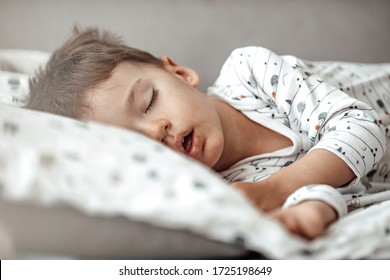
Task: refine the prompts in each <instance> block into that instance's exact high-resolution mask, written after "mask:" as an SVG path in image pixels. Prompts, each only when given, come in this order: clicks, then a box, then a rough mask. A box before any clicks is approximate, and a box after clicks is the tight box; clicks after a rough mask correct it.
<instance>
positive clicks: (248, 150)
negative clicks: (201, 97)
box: [213, 99, 261, 172]
mask: <svg viewBox="0 0 390 280" xmlns="http://www.w3.org/2000/svg"><path fill="white" fill-rule="evenodd" d="M213 102H214V106H215V108H216V110H217V113H218V115H219V118H220V120H221V125H222V129H223V134H224V148H223V151H222V155H221V157H220V159H219V160H218V162H217V163H216V164H215V165H214V166H213V169H214V170H215V171H217V172H219V171H223V170H226V169H227V168H229V167H230V166H232V165H233V164H235V163H236V162H238V161H240V160H242V159H244V158H247V157H249V156H252V155H253V154H254V153H253V152H254V151H253V149H252V147H254V146H256V147H259V146H261V143H260V142H261V137H260V138H259V137H254V136H256V135H257V134H256V132H257V130H254V125H256V126H259V124H257V123H254V122H252V121H251V120H249V119H248V118H247V117H246V116H245V115H244V114H242V113H241V112H239V111H237V110H236V109H234V108H233V107H231V106H230V105H228V104H226V103H225V102H223V101H221V100H218V99H213ZM253 140H255V141H257V143H256V145H254V144H253V143H252V141H253ZM259 144H260V145H259Z"/></svg>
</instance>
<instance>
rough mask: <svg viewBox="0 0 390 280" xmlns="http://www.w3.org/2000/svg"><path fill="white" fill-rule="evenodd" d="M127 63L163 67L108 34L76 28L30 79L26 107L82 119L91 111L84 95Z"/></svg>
mask: <svg viewBox="0 0 390 280" xmlns="http://www.w3.org/2000/svg"><path fill="white" fill-rule="evenodd" d="M125 61H129V62H138V63H150V64H154V65H157V66H159V67H162V62H161V60H160V59H158V58H156V57H155V56H153V55H151V54H150V53H148V52H145V51H142V50H139V49H135V48H131V47H128V46H126V45H124V43H123V42H122V40H121V39H120V38H119V37H118V36H116V35H114V34H112V33H111V32H109V31H106V30H98V29H97V28H95V27H89V28H85V29H81V28H79V27H77V26H75V27H74V29H73V35H72V36H71V37H70V38H69V39H68V40H67V41H66V42H65V43H64V44H63V45H62V46H61V47H60V48H58V49H57V50H56V51H54V53H53V54H52V55H51V57H50V59H49V61H48V62H47V64H46V65H45V67H44V68H40V69H39V70H38V71H37V73H36V74H35V76H34V77H32V78H31V79H30V81H29V87H30V95H29V98H28V100H27V103H26V106H25V107H26V108H28V109H33V110H39V111H45V112H49V113H53V114H58V115H62V116H66V117H71V118H81V117H82V115H83V114H84V113H85V112H86V110H88V108H89V107H88V104H86V102H85V98H84V93H85V92H86V91H87V90H89V89H91V88H93V87H94V86H96V85H98V84H99V83H101V82H103V81H105V80H107V79H108V78H109V77H110V76H111V74H112V72H113V70H114V69H115V67H116V66H117V65H118V64H120V63H122V62H125Z"/></svg>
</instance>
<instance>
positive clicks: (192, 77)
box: [161, 56, 199, 87]
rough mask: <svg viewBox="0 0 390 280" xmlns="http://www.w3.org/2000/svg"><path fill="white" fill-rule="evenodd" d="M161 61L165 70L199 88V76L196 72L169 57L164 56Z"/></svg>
mask: <svg viewBox="0 0 390 280" xmlns="http://www.w3.org/2000/svg"><path fill="white" fill-rule="evenodd" d="M161 61H162V62H163V65H164V66H163V67H164V69H165V70H167V71H169V72H171V73H173V74H175V75H177V76H179V77H180V78H181V79H183V80H184V81H185V82H186V83H188V84H189V85H190V86H192V87H197V86H198V85H199V75H198V73H196V71H195V70H193V69H191V68H188V67H184V66H181V65H179V64H177V63H176V62H174V61H173V60H172V59H171V58H169V57H168V56H162V57H161Z"/></svg>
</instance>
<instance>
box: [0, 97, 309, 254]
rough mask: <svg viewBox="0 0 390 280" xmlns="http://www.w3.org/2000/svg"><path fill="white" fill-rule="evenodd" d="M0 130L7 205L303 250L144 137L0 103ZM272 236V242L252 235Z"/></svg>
mask: <svg viewBox="0 0 390 280" xmlns="http://www.w3.org/2000/svg"><path fill="white" fill-rule="evenodd" d="M0 129H1V130H0V168H1V172H0V186H2V194H3V196H4V197H5V198H6V199H8V200H12V201H30V202H33V203H39V204H44V205H58V204H66V205H71V206H73V207H75V208H77V209H79V210H81V211H83V212H84V213H88V214H89V215H103V216H117V215H123V216H126V217H128V218H131V219H134V220H138V221H144V222H148V223H151V224H153V225H157V226H162V227H167V228H172V229H186V230H190V231H191V232H194V233H197V234H200V235H201V236H204V237H207V238H210V239H212V240H217V241H222V242H226V243H229V244H239V245H242V246H244V247H245V248H247V249H252V250H255V251H259V252H261V253H268V254H269V255H270V256H271V257H281V255H285V254H286V253H291V250H297V249H299V248H302V247H301V246H303V244H301V243H300V242H299V240H298V239H294V238H291V236H290V237H289V234H288V233H287V232H286V231H284V230H283V229H282V228H281V227H280V226H279V225H278V224H276V223H275V222H273V221H271V220H268V219H267V218H265V217H263V216H262V215H261V214H260V213H259V212H258V211H257V210H256V209H255V208H254V207H253V206H252V205H251V204H250V203H249V202H248V200H247V199H246V198H245V197H244V196H243V195H242V194H241V193H240V192H238V191H237V190H235V189H233V188H231V187H230V186H228V185H227V184H226V183H225V182H224V181H222V179H220V177H219V176H218V175H216V174H215V173H214V172H213V171H211V170H209V169H208V168H205V167H203V166H202V165H200V164H199V163H197V162H195V161H193V160H191V159H189V158H186V157H185V156H184V155H181V154H178V153H176V152H174V151H172V150H170V149H169V148H167V147H165V146H163V145H161V144H160V143H158V142H156V141H154V140H151V139H149V138H146V137H145V136H143V135H140V134H137V133H135V132H132V131H128V130H125V129H120V128H116V127H111V126H105V125H101V124H96V123H83V122H80V121H76V120H73V119H68V118H64V117H61V116H55V115H51V114H47V113H43V112H36V111H30V110H26V109H21V108H16V107H13V106H9V105H4V104H0ZM271 232H272V235H273V238H272V240H273V241H271V242H269V240H267V242H266V243H265V242H263V240H262V239H261V238H259V237H260V236H262V235H264V234H265V236H268V235H269V234H270V233H271ZM286 238H287V239H289V240H290V242H289V244H284V245H283V250H282V251H280V250H279V251H278V250H276V251H275V248H278V247H280V246H281V242H280V241H281V240H283V239H284V240H286ZM294 240H295V241H294ZM275 246H276V247H275ZM289 249H290V250H289Z"/></svg>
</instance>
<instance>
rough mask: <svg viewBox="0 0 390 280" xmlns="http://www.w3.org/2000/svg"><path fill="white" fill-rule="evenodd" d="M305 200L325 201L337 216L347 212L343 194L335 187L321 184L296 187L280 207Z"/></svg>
mask: <svg viewBox="0 0 390 280" xmlns="http://www.w3.org/2000/svg"><path fill="white" fill-rule="evenodd" d="M305 200H320V201H323V202H325V203H326V204H328V205H330V206H331V207H332V208H333V209H334V210H335V211H336V213H337V215H338V217H339V218H340V217H342V216H344V215H346V214H347V213H348V209H347V204H346V202H345V200H344V198H343V196H342V195H341V194H340V193H339V192H338V191H337V190H336V189H335V188H333V187H331V186H328V185H323V184H314V185H307V186H304V187H302V188H300V189H298V190H297V191H295V192H294V193H292V194H291V195H290V196H289V197H288V198H287V200H286V202H285V203H284V204H283V206H282V208H283V209H285V208H288V207H291V206H294V205H296V204H299V203H301V202H302V201H305Z"/></svg>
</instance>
